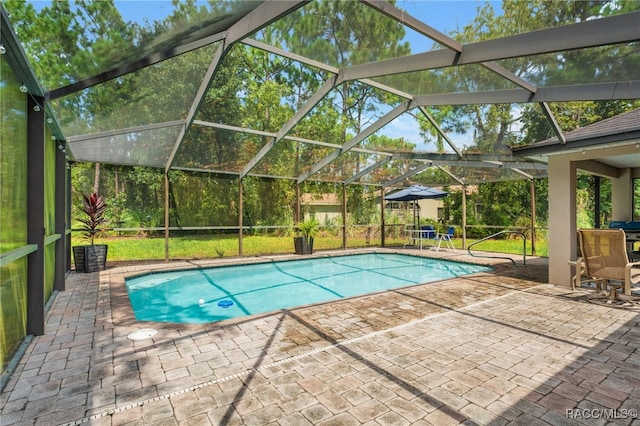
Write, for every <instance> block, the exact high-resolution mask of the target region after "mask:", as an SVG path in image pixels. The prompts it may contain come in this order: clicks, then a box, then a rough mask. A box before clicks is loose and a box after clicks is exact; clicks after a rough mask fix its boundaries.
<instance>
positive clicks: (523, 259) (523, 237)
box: [467, 230, 527, 265]
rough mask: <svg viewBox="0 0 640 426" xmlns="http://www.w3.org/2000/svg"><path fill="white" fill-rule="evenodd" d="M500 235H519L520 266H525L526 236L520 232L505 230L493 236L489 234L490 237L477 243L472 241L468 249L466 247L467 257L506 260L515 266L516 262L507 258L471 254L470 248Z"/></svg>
mask: <svg viewBox="0 0 640 426" xmlns="http://www.w3.org/2000/svg"><path fill="white" fill-rule="evenodd" d="M500 234H518V235H520V236H521V237H522V265H526V264H527V236H526V235H525V234H524V232H521V231H510V230H506V231H499V232H496V233H495V234H491V235H489V236H487V237H484V238H482V239H480V240H478V241H474V242H473V243H471V244H469V247H467V253H469V255H470V256H473V257H486V258H492V259H508V260H510V261H511V263H512V264H514V265H515V264H516V261H515V260H513V259H512V258H510V257H507V256H478V255H475V254H473V253H471V247H473V246H475V245H476V244H479V243H481V242H483V241H486V240H490V239H492V238H494V237H496V236H498V235H500Z"/></svg>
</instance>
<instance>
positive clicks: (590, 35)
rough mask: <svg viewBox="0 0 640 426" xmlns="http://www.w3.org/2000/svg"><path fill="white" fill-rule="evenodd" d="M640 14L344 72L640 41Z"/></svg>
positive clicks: (365, 74)
mask: <svg viewBox="0 0 640 426" xmlns="http://www.w3.org/2000/svg"><path fill="white" fill-rule="evenodd" d="M638 22H640V12H632V13H626V14H623V15H616V16H611V17H607V18H601V19H594V20H592V21H585V22H580V23H577V24H571V25H565V26H561V27H556V28H547V29H544V30H539V31H533V32H528V33H524V34H518V35H514V36H508V37H503V38H499V39H493V40H487V41H481V42H477V43H472V44H466V45H464V46H463V49H462V53H458V52H456V51H453V50H449V49H442V50H435V51H430V52H425V53H418V54H415V55H411V56H407V57H402V58H394V59H388V60H384V61H378V62H370V63H367V64H363V65H357V66H354V67H350V68H346V69H344V70H343V74H344V79H345V80H358V79H363V78H372V77H379V76H384V75H392V74H400V73H407V72H413V71H423V70H428V69H435V68H443V67H448V66H454V65H465V64H476V63H481V62H491V61H497V60H501V59H508V58H516V57H523V56H532V55H540V54H544V53H553V52H561V51H566V50H574V49H583V48H588V47H596V46H605V45H611V44H619V43H630V42H633V41H638V40H640V25H638Z"/></svg>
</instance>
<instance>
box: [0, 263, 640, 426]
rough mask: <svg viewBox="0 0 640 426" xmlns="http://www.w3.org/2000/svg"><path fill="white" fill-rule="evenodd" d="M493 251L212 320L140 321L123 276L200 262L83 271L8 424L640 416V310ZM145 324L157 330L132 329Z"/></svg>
mask: <svg viewBox="0 0 640 426" xmlns="http://www.w3.org/2000/svg"><path fill="white" fill-rule="evenodd" d="M408 252H411V253H415V254H418V253H420V254H426V255H430V256H439V257H445V258H449V257H454V258H458V259H462V260H470V258H469V257H467V256H465V255H464V254H462V253H461V252H446V251H441V252H438V253H435V252H432V251H423V252H418V251H417V250H408ZM246 260H247V259H245V261H246ZM256 260H258V259H256ZM232 261H233V260H231V259H224V260H216V261H208V262H204V261H203V262H197V264H198V265H206V264H212V263H216V262H217V263H221V262H232ZM473 261H476V260H475V259H473ZM485 262H486V261H485ZM492 263H497V265H496V270H495V271H493V272H490V273H481V274H475V275H472V276H467V277H464V278H457V279H452V280H447V281H441V282H438V283H432V284H425V285H419V286H413V287H407V288H403V289H399V290H391V291H386V292H383V293H377V294H373V295H368V296H362V297H356V298H352V299H346V300H341V301H337V302H330V303H324V304H320V305H314V306H308V307H302V308H296V309H290V310H285V311H280V312H276V313H271V314H264V315H256V316H252V317H248V318H245V319H239V320H230V321H225V322H222V323H217V324H206V325H176V324H160V323H148V322H139V321H136V320H135V318H134V317H133V314H132V312H131V308H130V306H129V303H128V299H127V295H126V290H125V288H124V284H123V283H124V276H126V275H127V274H133V273H136V272H139V271H143V270H148V269H159V268H167V267H169V266H170V267H172V268H175V267H182V266H190V267H193V266H194V262H192V263H190V264H186V263H172V264H171V265H165V264H154V265H139V266H120V267H111V268H110V269H108V270H107V271H104V272H102V273H100V274H98V273H94V274H75V273H73V274H71V276H70V277H69V279H68V282H67V291H64V292H60V293H58V294H57V295H56V297H55V299H54V301H53V303H52V306H51V308H50V310H49V313H48V317H47V327H46V334H45V335H44V336H38V337H35V338H34V339H33V340H32V341H31V342H30V344H29V345H28V347H27V349H26V352H25V355H24V356H23V357H22V359H21V361H20V363H19V365H18V366H17V369H16V371H15V372H14V374H13V376H12V378H11V379H10V381H9V383H8V385H7V387H6V388H5V390H4V391H3V392H2V394H1V398H0V407H1V411H0V416H1V419H0V423H1V424H2V425H3V426H5V425H32V424H36V425H60V424H91V425H125V424H135V425H143V424H144V425H176V424H179V425H209V424H213V425H219V424H245V425H282V426H284V425H310V424H318V425H361V424H367V425H410V424H413V425H438V426H439V425H449V424H460V423H465V424H487V425H507V424H513V425H521V424H526V425H539V424H540V425H541V424H552V425H557V424H595V425H600V424H607V423H615V424H635V425H640V420H639V418H640V417H639V416H638V414H637V410H640V350H639V349H638V348H639V347H640V316H639V315H638V313H637V312H634V311H630V310H625V309H620V308H617V307H612V306H601V305H597V304H593V303H589V302H588V300H587V294H588V292H587V291H586V290H579V291H575V292H571V291H570V289H569V288H564V287H557V286H553V285H549V284H546V263H545V261H544V259H535V258H534V259H529V260H528V265H527V266H526V267H522V266H516V267H512V266H508V265H506V264H501V263H500V261H497V260H494V261H493V262H492ZM141 329H153V330H156V331H157V332H156V334H154V335H153V336H151V337H149V338H144V339H141V340H132V339H131V338H129V336H130V334H131V333H132V332H135V331H139V330H141ZM594 417H598V418H594Z"/></svg>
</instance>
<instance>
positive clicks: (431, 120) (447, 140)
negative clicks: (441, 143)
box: [418, 106, 462, 158]
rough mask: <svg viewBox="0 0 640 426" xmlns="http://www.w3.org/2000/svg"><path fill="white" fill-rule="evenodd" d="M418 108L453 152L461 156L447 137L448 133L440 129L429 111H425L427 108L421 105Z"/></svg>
mask: <svg viewBox="0 0 640 426" xmlns="http://www.w3.org/2000/svg"><path fill="white" fill-rule="evenodd" d="M418 109H419V110H420V111H421V112H422V114H424V116H425V117H426V119H427V120H428V121H429V123H431V125H432V126H433V127H435V129H436V131H437V132H438V133H439V134H440V136H442V137H443V138H444V140H445V141H446V142H447V144H448V145H449V146H450V147H451V149H453V150H454V151H455V153H456V154H458V157H461V158H462V153H461V152H460V150H459V149H458V147H457V146H456V144H455V143H453V141H452V140H451V139H450V138H449V135H447V134H446V133H445V131H444V130H442V128H441V127H440V125H439V124H438V122H437V121H436V120H435V118H433V116H432V115H431V114H430V113H429V111H427V109H426V108H425V107H424V106H421V107H419V108H418Z"/></svg>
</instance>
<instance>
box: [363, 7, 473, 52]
mask: <svg viewBox="0 0 640 426" xmlns="http://www.w3.org/2000/svg"><path fill="white" fill-rule="evenodd" d="M362 3H364V4H366V5H367V6H369V7H371V8H372V9H375V10H377V11H378V12H381V13H383V14H385V15H387V16H390V17H392V18H393V19H395V20H396V21H398V22H401V23H402V24H404V25H406V26H407V27H409V28H411V29H412V30H415V31H417V32H419V33H420V34H422V35H424V36H426V37H429V38H430V39H431V40H434V41H437V42H438V43H440V44H442V45H443V46H445V47H448V48H449V49H451V50H455V51H456V52H462V44H461V43H459V42H457V41H456V40H454V39H452V38H451V37H449V36H448V35H446V34H444V33H441V32H440V31H438V30H436V29H435V28H433V27H430V26H429V25H426V24H425V23H424V22H422V21H420V20H418V19H416V18H414V17H413V16H411V15H409V14H407V12H404V11H402V10H400V9H398V8H397V7H395V6H393V5H392V4H390V3H388V2H386V1H380V0H362Z"/></svg>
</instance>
